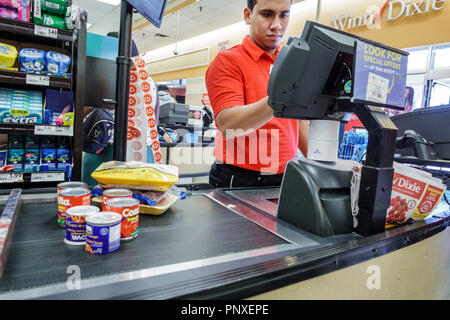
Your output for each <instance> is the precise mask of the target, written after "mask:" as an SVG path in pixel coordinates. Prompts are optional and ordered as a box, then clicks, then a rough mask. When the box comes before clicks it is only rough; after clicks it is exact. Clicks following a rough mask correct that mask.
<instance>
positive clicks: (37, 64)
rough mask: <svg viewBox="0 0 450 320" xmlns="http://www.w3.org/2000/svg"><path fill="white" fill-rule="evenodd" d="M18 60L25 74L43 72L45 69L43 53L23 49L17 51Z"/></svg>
mask: <svg viewBox="0 0 450 320" xmlns="http://www.w3.org/2000/svg"><path fill="white" fill-rule="evenodd" d="M19 59H20V62H21V64H22V67H23V69H24V71H25V72H35V71H43V70H44V69H45V51H44V50H39V49H33V48H24V49H21V50H20V51H19Z"/></svg>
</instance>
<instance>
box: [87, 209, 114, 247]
mask: <svg viewBox="0 0 450 320" xmlns="http://www.w3.org/2000/svg"><path fill="white" fill-rule="evenodd" d="M121 220H122V216H121V215H120V214H118V213H115V212H100V213H97V214H93V215H90V216H88V217H87V218H86V245H85V250H86V252H89V253H91V254H108V253H111V252H114V251H116V250H118V249H119V248H120V221H121Z"/></svg>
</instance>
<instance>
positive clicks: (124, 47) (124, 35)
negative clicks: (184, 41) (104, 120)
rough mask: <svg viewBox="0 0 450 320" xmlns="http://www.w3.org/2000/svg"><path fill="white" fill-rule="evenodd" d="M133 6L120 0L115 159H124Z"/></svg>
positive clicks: (125, 153) (125, 152)
mask: <svg viewBox="0 0 450 320" xmlns="http://www.w3.org/2000/svg"><path fill="white" fill-rule="evenodd" d="M132 22H133V7H132V6H131V5H130V4H129V3H128V2H127V1H122V3H121V7H120V32H119V55H118V57H117V80H116V101H117V104H116V108H115V115H114V153H113V158H114V160H117V161H126V155H127V125H128V99H129V85H130V69H131V59H130V53H131V51H130V48H131V28H132Z"/></svg>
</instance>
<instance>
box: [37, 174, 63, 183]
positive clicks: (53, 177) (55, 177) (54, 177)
mask: <svg viewBox="0 0 450 320" xmlns="http://www.w3.org/2000/svg"><path fill="white" fill-rule="evenodd" d="M64 180H65V173H64V172H33V173H32V174H31V182H54V181H64Z"/></svg>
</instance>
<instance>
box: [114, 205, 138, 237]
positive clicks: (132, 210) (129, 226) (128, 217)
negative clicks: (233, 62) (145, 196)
mask: <svg viewBox="0 0 450 320" xmlns="http://www.w3.org/2000/svg"><path fill="white" fill-rule="evenodd" d="M139 203H140V202H139V200H137V199H134V198H113V199H110V200H108V201H106V208H107V211H110V212H117V213H119V214H120V215H121V216H122V227H121V232H120V233H121V240H132V239H134V238H136V237H137V236H138V231H139Z"/></svg>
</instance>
